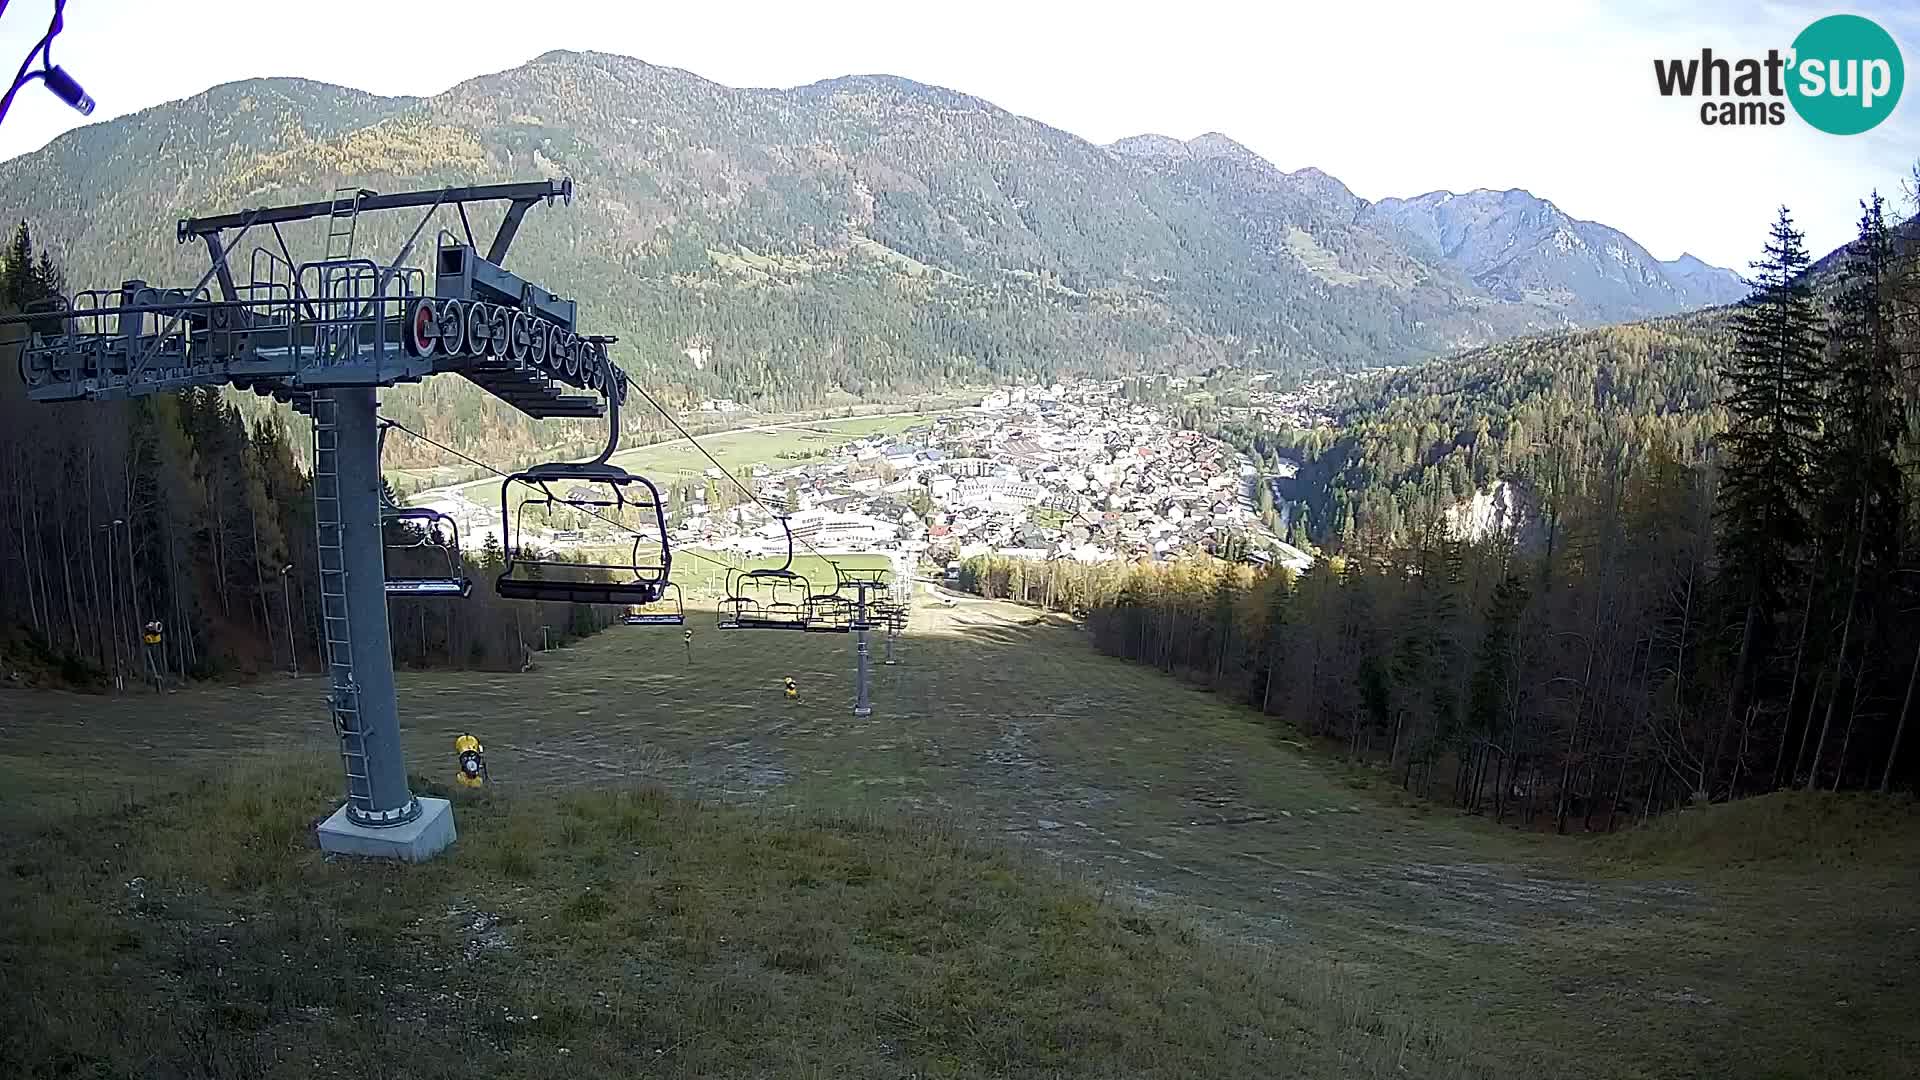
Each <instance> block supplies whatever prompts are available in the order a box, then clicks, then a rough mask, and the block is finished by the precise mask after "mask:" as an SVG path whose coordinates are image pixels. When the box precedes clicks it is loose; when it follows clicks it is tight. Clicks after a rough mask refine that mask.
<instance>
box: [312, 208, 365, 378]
mask: <svg viewBox="0 0 1920 1080" xmlns="http://www.w3.org/2000/svg"><path fill="white" fill-rule="evenodd" d="M371 194H373V193H372V192H370V191H368V190H366V189H365V188H361V187H338V188H334V189H333V201H332V203H331V204H330V205H329V207H328V213H327V262H328V263H335V262H345V261H346V260H348V259H351V258H353V240H354V233H355V232H356V231H357V230H358V229H359V224H360V199H361V197H362V196H366V195H371ZM353 285H354V272H353V268H352V267H351V266H328V267H326V268H325V269H324V270H323V271H322V272H321V280H320V296H319V297H318V299H320V300H321V301H322V303H321V310H322V311H323V312H324V313H325V315H326V318H327V323H326V324H325V326H324V327H323V328H322V332H321V334H320V335H319V340H318V341H317V342H316V344H317V345H318V346H319V351H320V355H321V356H323V357H325V358H326V359H327V360H328V361H329V362H331V361H338V360H343V359H345V358H346V356H347V354H349V353H350V352H351V351H352V349H353V347H355V346H357V345H358V343H359V342H358V337H359V332H358V330H357V328H355V327H354V326H353V325H352V323H351V322H347V321H345V320H350V319H351V318H352V316H353V313H354V307H355V305H356V304H357V303H358V301H359V300H360V298H359V297H357V296H355V295H354V289H353Z"/></svg>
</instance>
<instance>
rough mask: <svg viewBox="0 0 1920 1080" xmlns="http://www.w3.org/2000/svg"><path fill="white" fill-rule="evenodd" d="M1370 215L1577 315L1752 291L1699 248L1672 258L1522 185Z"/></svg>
mask: <svg viewBox="0 0 1920 1080" xmlns="http://www.w3.org/2000/svg"><path fill="white" fill-rule="evenodd" d="M1362 219H1363V220H1365V221H1368V222H1370V223H1373V224H1375V225H1376V226H1379V227H1382V228H1387V229H1391V230H1395V231H1397V232H1399V233H1400V234H1401V235H1403V236H1406V237H1408V238H1410V239H1411V240H1413V241H1414V242H1416V243H1418V244H1419V245H1421V247H1422V249H1423V250H1425V251H1427V252H1430V253H1432V254H1433V255H1435V256H1437V257H1439V258H1441V259H1443V260H1445V261H1446V262H1447V263H1448V264H1449V265H1451V266H1454V267H1456V268H1458V269H1459V270H1461V271H1462V272H1464V273H1466V274H1468V275H1469V276H1471V277H1472V278H1473V280H1474V282H1475V283H1477V284H1479V285H1480V286H1481V287H1483V288H1485V289H1486V290H1488V291H1489V292H1491V293H1493V294H1494V295H1495V296H1497V297H1499V298H1500V299H1502V300H1506V301H1509V302H1514V303H1526V302H1531V303H1541V304H1546V305H1549V306H1552V307H1556V308H1559V309H1560V310H1563V311H1565V312H1567V314H1568V316H1569V318H1570V319H1572V320H1573V321H1575V322H1581V323H1590V322H1618V321H1621V320H1625V319H1633V318H1640V317H1643V316H1645V315H1648V314H1666V313H1670V312H1677V311H1685V310H1688V309H1691V308H1700V307H1708V306H1712V305H1718V304H1726V303H1731V302H1732V301H1734V300H1738V299H1739V298H1740V297H1741V296H1743V295H1745V293H1746V287H1745V286H1744V285H1743V284H1742V283H1741V281H1740V278H1739V276H1738V275H1737V274H1734V273H1733V272H1732V271H1730V270H1722V269H1720V268H1718V267H1713V266H1708V265H1707V264H1705V263H1703V262H1701V261H1700V260H1698V259H1695V258H1693V257H1692V256H1690V255H1689V256H1683V257H1682V258H1681V259H1679V260H1676V261H1675V262H1674V263H1671V264H1669V263H1663V262H1661V261H1660V260H1658V259H1656V258H1654V257H1653V256H1652V255H1649V254H1648V253H1647V250H1646V249H1645V248H1643V247H1641V246H1640V245H1639V244H1638V243H1635V242H1634V240H1633V238H1632V237H1630V236H1628V235H1626V234H1625V233H1623V232H1621V231H1619V230H1618V229H1613V228H1609V227H1607V226H1605V225H1601V224H1598V223H1596V222H1591V221H1581V220H1579V219H1577V218H1573V217H1570V216H1568V215H1567V214H1566V213H1565V212H1564V211H1562V210H1561V209H1560V208H1559V207H1557V206H1555V205H1553V204H1552V203H1550V202H1548V201H1547V200H1545V199H1542V198H1539V197H1538V196H1535V195H1533V194H1532V193H1530V192H1527V191H1522V190H1520V189H1518V188H1512V189H1509V190H1507V191H1489V190H1486V189H1484V188H1483V189H1480V190H1477V191H1470V192H1467V193H1466V194H1464V195H1456V194H1454V193H1453V192H1450V191H1433V192H1428V193H1427V194H1425V195H1420V196H1417V197H1415V198H1411V199H1382V200H1380V201H1379V202H1378V203H1375V204H1374V205H1373V206H1371V207H1369V208H1368V209H1367V210H1366V212H1365V213H1364V214H1363V215H1362Z"/></svg>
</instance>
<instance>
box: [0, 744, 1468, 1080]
mask: <svg viewBox="0 0 1920 1080" xmlns="http://www.w3.org/2000/svg"><path fill="white" fill-rule="evenodd" d="M330 773H331V763H330V762H326V761H324V760H314V761H311V762H308V761H304V760H303V761H300V762H297V763H295V764H294V765H291V766H282V767H279V768H277V769H270V770H265V771H261V770H259V769H255V770H252V771H246V772H240V773H235V774H233V775H229V776H226V777H223V778H220V779H214V780H201V781H199V782H196V783H193V784H192V785H191V786H190V787H187V788H185V789H183V790H178V791H172V792H168V793H166V794H162V795H157V796H153V797H149V798H144V799H141V800H138V801H134V802H128V803H115V804H112V805H101V806H94V807H90V808H86V809H77V810H76V811H74V812H73V813H70V814H66V815H63V816H59V817H55V818H50V819H46V820H43V821H41V822H40V823H39V824H38V825H37V826H35V827H33V828H29V829H22V830H20V831H18V832H15V833H10V834H9V835H7V836H6V837H5V839H4V841H0V856H3V857H4V873H0V969H4V970H5V971H6V972H7V973H8V985H7V988H6V991H5V992H4V994H0V1063H4V1068H0V1071H3V1072H4V1073H5V1074H6V1075H8V1076H19V1077H42V1076H46V1077H51V1076H93V1075H99V1076H121V1075H128V1076H132V1075H140V1076H194V1077H243V1076H244V1077H263V1076H310V1075H355V1076H362V1075H364V1076H415V1077H438V1076H461V1077H466V1076H474V1075H486V1076H495V1077H532V1076H541V1077H545V1076H549V1075H553V1074H556V1073H557V1074H562V1075H579V1076H623V1077H624V1076H658V1077H674V1076H767V1077H796V1076H797V1077H828V1076H832V1077H842V1076H889V1077H895V1076H921V1077H962V1076H965V1077H971V1076H1059V1077H1077V1076H1088V1077H1093V1076H1099V1077H1118V1076H1142V1077H1145V1076H1163V1077H1204V1076H1222V1077H1244V1076H1302V1077H1346V1076H1395V1077H1401V1076H1438V1077H1451V1076H1479V1075H1487V1074H1486V1073H1485V1072H1484V1071H1482V1070H1480V1069H1477V1068H1476V1067H1474V1066H1473V1064H1472V1063H1471V1062H1470V1061H1469V1057H1470V1055H1469V1053H1468V1049H1467V1043H1466V1042H1465V1041H1464V1039H1463V1038H1462V1037H1461V1036H1460V1035H1459V1034H1458V1033H1452V1032H1448V1033H1440V1032H1435V1031H1434V1030H1432V1029H1430V1028H1427V1027H1424V1026H1422V1025H1420V1024H1418V1023H1416V1022H1414V1021H1412V1020H1409V1019H1408V1018H1406V1017H1404V1016H1401V1015H1399V1014H1396V1013H1395V1012H1393V1011H1392V1010H1389V1009H1385V1008H1382V1007H1381V1006H1380V1005H1379V1004H1378V1003H1377V1002H1375V1001H1372V1000H1369V999H1368V998H1367V997H1366V996H1364V995H1362V994H1360V993H1359V992H1358V991H1357V990H1355V989H1354V988H1353V986H1352V985H1351V984H1349V983H1347V982H1346V981H1345V980H1343V979H1341V978H1339V977H1338V976H1337V975H1336V974H1334V973H1333V972H1332V971H1330V970H1329V969H1327V968H1325V967H1322V966H1318V965H1316V964H1313V963H1308V962H1295V961H1289V960H1287V959H1286V958H1284V957H1281V956H1279V955H1278V954H1275V953H1273V952H1271V951H1268V950H1266V949H1262V948H1258V947H1254V946H1250V945H1233V944H1228V943H1224V942H1220V941H1217V940H1215V939H1213V938H1211V937H1208V936H1204V935H1201V934H1198V933H1196V932H1195V931H1194V930H1193V929H1192V928H1191V927H1189V926H1187V925H1185V924H1183V923H1182V922H1180V921H1179V920H1177V919H1173V918H1168V917H1163V916H1159V915H1149V914H1144V913H1142V912H1140V911H1138V910H1135V909H1132V908H1129V907H1126V906H1123V905H1118V904H1115V903H1110V902H1107V901H1105V900H1103V899H1102V898H1101V897H1100V896H1099V895H1097V894H1095V893H1093V892H1091V891H1089V890H1088V889H1087V888H1084V887H1082V886H1080V885H1077V884H1074V883H1072V882H1067V881H1063V880H1060V879H1059V878H1058V877H1057V876H1055V875H1054V874H1052V873H1050V872H1048V871H1046V870H1043V869H1040V868H1038V867H1035V866H1032V865H1026V864H1024V863H1022V862H1020V861H1018V860H1016V859H1013V858H1010V857H1009V856H1007V855H1006V854H1003V853H998V852H994V851H990V850H988V849H985V848H982V847H980V846H977V845H976V844H974V843H973V842H971V841H969V840H968V839H965V838H963V837H962V836H961V835H959V834H958V833H956V832H955V831H953V830H951V829H948V828H944V827H941V826H938V825H931V824H926V823H912V822H906V823H902V822H884V821H881V820H879V819H875V818H871V817H865V816H839V817H818V816H805V815H795V814H786V813H770V812H754V811H750V810H742V809H729V808H718V807H713V806H706V805H701V804H697V803H694V802H689V801H685V800H682V799H678V798H675V797H671V796H668V795H666V794H663V793H662V792H660V791H657V790H645V789H623V790H613V791H585V792H575V793H570V794H565V795H559V796H537V797H536V796H506V797H500V796H483V797H480V798H470V799H465V800H463V801H462V802H461V804H460V805H459V807H458V810H457V813H458V820H459V827H460V830H461V838H460V840H459V842H458V843H457V844H456V845H455V847H454V848H453V849H452V850H451V851H449V852H448V853H447V854H446V855H445V856H443V857H442V858H440V859H438V860H435V861H434V862H431V863H428V864H425V865H421V866H415V867H400V866H391V865H383V864H374V863H365V862H360V861H357V860H344V859H333V858H329V857H326V856H324V855H322V854H321V853H320V852H318V851H317V850H316V849H314V848H313V846H312V843H311V826H312V824H313V823H314V821H315V820H316V819H318V818H319V817H321V816H323V815H324V814H325V813H326V812H327V811H328V810H329V809H330V807H331V802H332V793H331V788H332V784H331V779H332V778H331V775H330Z"/></svg>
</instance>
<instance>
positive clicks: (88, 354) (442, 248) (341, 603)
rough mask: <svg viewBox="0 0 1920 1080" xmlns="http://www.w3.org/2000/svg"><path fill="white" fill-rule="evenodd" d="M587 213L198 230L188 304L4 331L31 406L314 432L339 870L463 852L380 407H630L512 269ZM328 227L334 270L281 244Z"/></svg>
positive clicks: (421, 194)
mask: <svg viewBox="0 0 1920 1080" xmlns="http://www.w3.org/2000/svg"><path fill="white" fill-rule="evenodd" d="M572 197H573V182H572V181H571V180H565V179H563V180H544V181H539V182H535V183H517V184H491V185H484V186H473V187H455V188H444V189H440V190H433V191H412V192H403V193H399V194H384V195H383V194H378V193H375V192H371V191H366V190H364V189H360V188H346V189H341V190H339V191H336V192H334V194H333V197H332V198H331V199H329V200H327V201H324V202H312V203H303V204H299V205H294V206H281V207H262V208H259V209H254V210H244V211H240V212H238V213H232V214H222V215H217V216H214V217H203V218H187V219H184V220H182V221H180V222H179V224H178V227H177V230H176V239H177V240H178V241H179V242H181V243H187V242H190V241H194V240H198V241H200V242H201V243H203V244H205V245H206V249H207V254H208V261H209V265H208V267H207V270H206V272H205V273H203V274H202V275H201V276H200V280H199V281H197V282H195V283H194V284H193V285H192V286H191V287H188V288H170V287H160V286H152V285H149V284H148V283H147V282H145V281H141V280H138V279H128V280H125V281H122V282H121V283H120V284H119V285H118V286H117V287H113V288H105V289H90V290H82V291H80V292H78V293H76V294H75V295H74V296H73V297H72V299H71V301H70V302H68V303H67V304H66V305H65V306H64V307H60V306H57V305H40V306H38V307H37V309H36V310H33V311H30V312H28V313H27V314H24V315H21V316H17V317H12V318H7V319H4V320H0V323H25V324H27V327H28V335H27V340H26V342H25V343H24V345H23V346H22V347H21V352H20V365H19V366H20V375H21V378H22V379H23V380H24V381H25V383H26V386H27V396H28V397H29V398H30V399H31V400H34V401H47V402H52V401H105V400H117V399H122V398H131V397H138V396H143V395H148V394H158V393H168V392H172V391H177V390H182V389H185V388H188V387H195V386H233V387H237V388H239V389H242V390H248V389H250V390H252V391H253V392H254V393H256V394H259V395H262V396H271V397H273V398H274V399H276V400H278V401H281V402H286V403H290V404H291V405H292V406H293V407H294V408H295V409H297V410H298V411H300V412H303V413H306V414H308V415H309V416H310V417H311V418H312V421H313V503H314V517H315V521H316V531H317V534H318V535H317V537H316V539H317V542H318V551H319V578H320V598H321V608H322V611H321V614H322V619H321V622H322V625H323V627H324V637H325V645H324V650H325V655H326V660H327V672H328V679H329V692H328V694H327V706H328V711H329V713H330V714H331V716H332V719H333V726H334V730H335V732H336V734H337V735H338V737H339V744H340V758H341V763H342V766H343V769H344V772H345V774H346V799H345V802H344V804H343V805H342V806H341V807H340V809H339V810H338V811H336V812H335V813H334V814H333V816H332V817H330V818H328V819H327V821H326V822H325V823H324V824H322V825H321V826H320V828H319V840H320V846H321V847H322V848H323V849H325V850H327V851H334V852H342V853H347V854H355V855H370V856H379V857H388V858H402V859H408V860H414V861H417V860H420V859H425V858H429V857H431V856H432V855H433V854H435V853H436V852H438V851H440V850H441V849H442V848H444V847H446V845H447V844H449V843H451V842H452V841H453V839H454V825H453V813H452V809H451V807H450V806H449V805H448V804H447V802H446V801H445V800H443V799H432V798H416V797H415V796H414V795H413V793H412V792H410V791H409V790H408V788H407V771H406V762H405V759H404V756H403V754H402V751H401V745H400V723H399V715H398V709H397V707H396V704H395V699H394V685H393V653H392V647H391V644H390V642H389V641H388V635H387V592H388V583H387V580H386V569H385V560H384V554H383V542H382V533H381V517H382V509H383V507H382V500H381V484H380V454H379V443H380V420H379V414H378V400H377V399H378V392H379V389H380V388H381V387H387V386H393V385H394V384H396V383H401V382H418V381H420V380H422V379H425V378H427V377H429V376H432V375H441V374H454V375H459V376H461V377H463V378H466V379H468V380H469V381H471V382H473V383H475V384H476V385H478V386H480V387H481V388H482V389H484V390H486V391H487V392H488V393H490V394H493V395H494V396H496V397H498V398H500V399H501V400H503V401H505V402H507V403H508V404H510V405H512V406H513V407H515V408H517V409H519V410H520V411H522V412H524V413H526V414H527V415H529V416H533V417H536V418H545V417H578V418H599V417H605V416H607V415H608V412H609V408H611V410H612V415H613V416H614V417H617V416H618V408H619V405H620V403H621V402H622V401H624V399H625V398H626V395H627V376H626V373H625V372H623V371H621V370H620V369H619V368H618V367H615V366H614V365H613V364H612V363H611V362H609V361H608V359H607V349H606V347H607V344H608V343H610V342H611V341H612V340H614V339H612V338H610V337H589V336H583V335H581V334H579V333H578V330H577V324H576V318H577V311H576V308H575V305H574V302H573V301H572V300H568V299H563V298H562V297H560V296H558V295H556V294H554V293H552V292H549V291H547V290H546V289H545V288H543V287H541V286H539V285H537V284H535V283H533V282H530V281H527V280H525V279H523V278H520V277H518V276H517V275H515V274H513V273H512V272H511V271H508V270H507V269H505V267H504V266H503V265H502V264H503V262H504V261H505V259H506V255H507V251H508V249H509V247H510V246H511V245H512V243H513V239H514V236H515V234H516V233H517V232H518V231H519V228H520V224H521V221H522V219H523V218H524V217H525V216H526V213H527V211H528V210H529V209H531V208H532V207H534V206H535V205H537V204H539V203H542V202H544V203H547V204H549V205H551V204H552V203H554V202H555V201H560V202H563V203H570V202H571V201H572ZM496 202H504V203H506V204H507V209H506V212H505V214H504V216H503V218H502V220H501V223H500V225H499V227H498V230H497V231H496V232H495V233H494V235H493V238H492V241H491V243H490V244H489V245H488V247H487V249H486V252H485V254H484V255H483V254H481V253H480V251H479V248H478V245H477V244H476V243H475V241H474V238H473V232H472V226H471V221H470V219H469V217H468V214H467V207H468V206H470V205H473V204H484V203H496ZM442 208H450V209H456V210H457V211H458V212H459V221H460V224H461V227H462V231H463V235H460V236H456V235H454V234H453V233H452V232H450V231H448V230H446V229H441V230H440V231H439V233H438V235H437V237H436V238H435V241H434V250H433V252H432V254H431V259H432V261H431V266H432V275H433V280H432V282H431V283H430V284H431V291H429V282H428V280H427V272H426V271H423V270H420V269H418V268H416V267H413V266H410V265H408V260H409V258H410V257H411V256H412V255H413V253H414V250H415V248H416V246H417V245H418V243H419V241H420V238H421V235H422V234H423V233H424V231H425V230H426V228H427V226H428V225H429V224H430V223H432V221H433V220H434V217H435V215H436V213H437V212H438V211H439V210H441V209H442ZM389 210H419V211H422V213H421V217H420V220H419V223H418V224H416V225H415V226H414V228H413V231H412V233H411V234H410V235H409V236H408V237H407V240H406V242H405V243H404V244H402V245H401V247H400V249H399V251H398V252H396V253H395V254H394V256H393V258H392V259H391V260H389V261H387V262H384V263H383V262H378V261H376V260H374V259H371V258H367V257H365V256H361V255H356V254H355V252H354V246H355V234H356V232H357V227H358V221H359V217H360V215H362V214H366V213H373V212H379V211H389ZM314 219H325V220H326V234H325V236H326V241H325V243H326V247H325V253H324V256H323V257H322V258H319V259H314V260H310V261H306V262H296V260H295V259H294V256H293V253H292V251H291V250H290V249H289V248H288V246H287V242H286V238H285V236H284V235H283V234H282V232H281V228H280V226H282V225H283V224H287V223H290V222H298V221H308V220H314ZM250 236H251V237H254V238H256V240H258V241H259V242H258V243H256V244H255V245H254V246H253V247H252V249H251V253H250V255H249V256H248V259H247V274H246V280H245V281H244V283H243V282H242V281H241V279H240V275H239V274H238V273H237V272H236V267H237V265H238V263H237V260H236V259H235V258H234V253H235V252H236V251H237V250H239V245H240V244H241V242H242V241H243V240H245V239H247V238H248V237H250ZM269 245H270V246H269ZM570 391H580V392H570ZM615 437H616V438H617V432H615ZM400 591H402V592H403V593H404V592H407V591H418V590H400Z"/></svg>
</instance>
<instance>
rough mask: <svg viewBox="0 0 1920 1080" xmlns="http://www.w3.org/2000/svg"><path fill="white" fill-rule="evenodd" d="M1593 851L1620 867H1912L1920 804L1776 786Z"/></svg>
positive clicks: (1917, 860) (1671, 818)
mask: <svg viewBox="0 0 1920 1080" xmlns="http://www.w3.org/2000/svg"><path fill="white" fill-rule="evenodd" d="M1592 854H1593V855H1594V857H1595V860H1596V861H1597V862H1598V863H1599V864H1600V865H1601V866H1603V867H1607V868H1611V869H1615V870H1623V871H1672V870H1677V869H1679V870H1728V869H1741V868H1766V869H1770V870H1776V871H1780V870H1785V871H1792V870H1796V869H1801V870H1813V871H1817V870H1827V869H1838V870H1848V871H1853V870H1858V869H1861V868H1871V867H1874V866H1887V867H1913V866H1916V865H1920V801H1917V800H1915V799H1913V798H1912V797H1910V796H1895V797H1887V796H1880V795H1874V794H1868V793H1864V792H1843V793H1834V792H1806V791H1782V792H1776V793H1774V794H1771V795H1762V796H1759V797H1757V798H1751V799H1742V800H1740V801H1738V802H1732V803H1724V804H1715V805H1711V806H1701V807H1693V808H1689V809H1685V810H1681V811H1678V812H1676V813H1671V814H1667V815H1664V816H1662V817H1659V818H1656V819H1654V820H1652V821H1650V822H1648V823H1646V824H1645V825H1642V826H1640V827H1638V828H1634V829H1628V830H1626V831H1624V832H1620V833H1617V834H1615V835H1613V836H1610V837H1607V838H1605V839H1603V840H1600V841H1597V842H1596V843H1595V844H1594V850H1593V853H1592Z"/></svg>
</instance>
